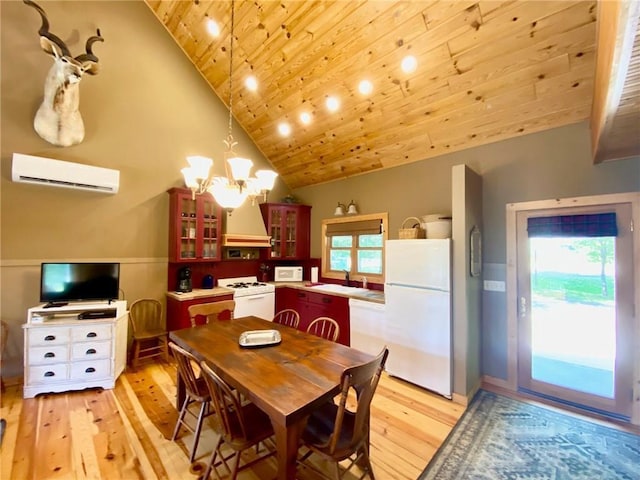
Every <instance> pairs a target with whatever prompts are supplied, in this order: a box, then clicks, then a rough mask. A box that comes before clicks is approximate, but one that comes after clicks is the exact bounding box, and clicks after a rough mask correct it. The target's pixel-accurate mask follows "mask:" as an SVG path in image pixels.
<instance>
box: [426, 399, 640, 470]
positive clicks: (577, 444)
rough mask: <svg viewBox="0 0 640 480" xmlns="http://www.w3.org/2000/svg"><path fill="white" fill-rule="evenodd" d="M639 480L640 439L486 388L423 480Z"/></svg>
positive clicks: (472, 404) (471, 406)
mask: <svg viewBox="0 0 640 480" xmlns="http://www.w3.org/2000/svg"><path fill="white" fill-rule="evenodd" d="M462 479H473V480H502V479H504V480H547V479H548V480H596V479H597V480H638V479H640V436H639V435H634V434H632V433H627V432H623V431H620V430H617V429H614V428H609V427H606V426H602V425H600V424H597V423H594V422H589V421H586V420H581V419H579V418H576V417H574V416H571V415H564V414H562V413H559V412H557V411H555V410H551V409H547V408H544V407H537V406H534V405H531V404H528V403H524V402H519V401H517V400H512V399H510V398H507V397H504V396H502V395H497V394H494V393H491V392H487V391H485V390H480V391H479V392H478V393H477V394H476V396H475V397H474V399H473V401H472V402H471V404H470V405H469V407H468V409H467V411H466V412H465V413H464V415H463V416H462V418H461V419H460V421H459V422H458V424H457V425H456V427H455V428H454V429H453V430H452V431H451V433H450V434H449V436H448V437H447V439H446V441H445V443H444V444H443V445H442V447H440V449H439V450H438V452H437V453H436V455H435V457H434V458H433V459H432V461H431V462H430V463H429V465H428V466H427V468H426V470H425V471H424V472H423V473H422V475H421V476H420V477H419V480H462Z"/></svg>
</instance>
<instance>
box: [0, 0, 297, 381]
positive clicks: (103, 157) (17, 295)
mask: <svg viewBox="0 0 640 480" xmlns="http://www.w3.org/2000/svg"><path fill="white" fill-rule="evenodd" d="M41 4H42V6H43V7H44V8H45V10H46V12H47V14H48V18H49V22H50V24H51V32H53V33H55V34H56V35H58V36H59V37H61V38H62V39H63V40H65V41H66V42H67V45H68V46H69V48H70V50H71V52H72V54H74V55H78V54H80V53H83V51H84V42H85V40H86V38H87V37H88V36H90V35H92V34H93V33H94V32H95V28H96V27H99V28H100V30H101V33H102V36H103V37H104V39H105V41H104V43H96V44H94V49H93V50H94V53H95V54H96V55H97V56H98V57H99V59H100V62H99V63H100V72H99V74H98V75H96V76H93V77H91V76H86V77H85V78H83V80H82V82H81V84H80V112H81V114H82V116H83V119H84V123H85V130H86V135H85V139H84V141H83V142H82V143H81V144H79V145H75V146H72V147H66V148H61V147H55V146H53V145H50V144H48V143H47V142H45V141H44V140H42V139H41V138H40V137H39V136H38V135H37V134H36V133H35V131H34V130H33V117H34V114H35V112H36V110H37V108H38V106H39V103H40V102H41V99H42V95H43V87H44V79H45V76H46V74H47V71H48V70H49V68H50V66H51V64H52V59H51V58H50V57H49V56H48V55H46V54H45V53H44V52H43V51H42V50H41V49H40V44H39V36H38V33H37V32H38V29H39V28H40V17H39V15H38V14H37V12H35V10H33V9H32V8H30V7H28V6H26V5H24V4H23V3H22V2H4V1H3V2H0V27H1V28H0V48H1V57H0V58H1V62H2V64H1V81H2V83H1V86H2V91H1V96H2V100H1V117H0V122H1V128H2V131H1V132H0V133H1V135H0V158H1V161H2V170H1V173H2V178H1V180H0V194H1V197H0V200H1V202H0V203H1V206H0V208H1V210H0V214H1V217H0V218H1V232H0V242H1V243H0V253H1V261H2V265H1V268H2V270H1V274H0V281H1V282H2V284H1V293H0V302H1V304H0V308H1V316H2V319H3V320H5V321H7V322H8V323H9V324H10V335H9V346H8V352H7V355H6V358H5V360H6V361H5V362H4V369H3V370H4V372H5V374H4V375H5V376H13V375H19V374H20V372H21V369H22V331H21V329H20V325H21V324H22V323H23V322H24V319H25V313H26V309H27V308H28V307H30V306H33V305H34V304H37V303H38V293H39V287H38V282H39V265H40V263H41V262H43V261H60V260H79V261H93V260H95V261H98V260H99V261H119V262H121V263H122V279H121V287H122V289H123V291H124V295H125V297H126V299H127V300H129V301H130V302H131V301H132V300H135V299H136V298H140V297H153V298H158V299H161V300H163V299H164V291H165V289H166V271H167V265H166V261H167V244H168V211H169V202H168V195H167V193H166V190H167V189H169V188H170V187H173V186H182V185H183V183H182V178H181V174H180V169H181V168H182V167H183V166H185V165H184V164H185V157H186V156H187V155H190V154H202V155H207V156H210V157H212V158H213V159H214V170H215V171H216V173H218V174H222V173H223V165H222V163H221V158H222V152H223V148H224V145H223V143H222V141H223V139H224V138H226V134H227V123H228V116H227V110H226V107H224V105H223V104H222V102H221V101H220V100H219V99H218V97H216V96H215V94H213V93H212V90H211V88H210V87H209V86H208V85H207V84H206V83H205V82H204V80H203V79H202V77H201V76H200V74H199V73H198V72H197V71H196V70H195V68H194V67H193V66H192V65H191V63H190V62H189V61H188V60H187V59H186V57H185V55H184V53H183V52H182V51H181V50H180V49H179V48H178V47H177V46H176V45H175V43H174V41H173V40H172V39H171V38H170V36H169V35H168V34H167V32H166V31H165V29H164V27H163V26H162V25H161V24H160V23H159V22H158V21H157V20H156V19H155V17H154V16H153V14H152V13H151V11H150V10H149V8H148V7H147V6H146V4H144V3H143V2H142V1H137V0H136V1H110V2H100V1H91V2H86V1H81V2H72V1H65V2H41ZM234 136H235V137H236V139H237V140H238V142H239V145H238V149H237V150H238V153H240V154H242V155H244V156H248V157H250V158H252V159H253V160H254V162H255V163H256V165H257V167H258V168H261V167H269V164H268V163H267V162H266V160H265V159H264V157H263V156H262V155H261V154H260V152H259V151H258V150H257V148H256V147H255V146H254V145H253V143H252V142H251V141H250V139H249V138H248V137H247V135H246V134H245V133H244V132H243V131H242V130H241V129H240V128H239V127H237V125H234ZM13 152H19V153H25V154H30V155H37V156H43V157H49V158H54V159H59V160H67V161H72V162H78V163H83V164H88V165H96V166H101V167H107V168H113V169H117V170H119V171H120V191H119V192H118V194H116V195H105V194H97V193H92V192H82V191H76V190H67V189H61V188H51V187H41V186H33V185H27V184H17V183H12V182H11V181H10V180H11V158H12V154H13ZM287 193H288V189H287V188H286V187H285V186H284V185H283V184H282V182H281V181H278V183H277V185H276V188H275V189H274V192H272V197H271V198H274V199H277V200H279V199H280V198H282V197H283V196H284V195H286V194H287ZM243 208H253V209H256V210H257V207H250V206H246V207H243ZM237 213H238V215H236V217H237V218H242V217H243V215H241V212H240V211H238V212H237ZM258 217H259V216H258Z"/></svg>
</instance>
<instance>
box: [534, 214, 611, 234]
mask: <svg viewBox="0 0 640 480" xmlns="http://www.w3.org/2000/svg"><path fill="white" fill-rule="evenodd" d="M527 232H528V234H529V237H615V236H617V235H618V226H617V224H616V214H615V212H610V213H594V214H588V215H558V216H553V217H530V218H528V219H527Z"/></svg>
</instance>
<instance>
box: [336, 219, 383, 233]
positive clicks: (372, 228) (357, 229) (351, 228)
mask: <svg viewBox="0 0 640 480" xmlns="http://www.w3.org/2000/svg"><path fill="white" fill-rule="evenodd" d="M380 233H382V221H381V220H380V219H379V218H378V219H373V220H358V221H355V222H341V223H330V224H328V225H327V232H326V235H327V237H332V236H336V235H378V234H380Z"/></svg>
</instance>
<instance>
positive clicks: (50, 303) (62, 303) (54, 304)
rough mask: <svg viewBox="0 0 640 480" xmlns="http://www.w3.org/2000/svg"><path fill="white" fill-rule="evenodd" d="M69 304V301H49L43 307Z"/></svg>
mask: <svg viewBox="0 0 640 480" xmlns="http://www.w3.org/2000/svg"><path fill="white" fill-rule="evenodd" d="M66 305H69V302H49V303H47V304H46V305H45V306H44V307H42V308H59V307H64V306H66Z"/></svg>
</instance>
